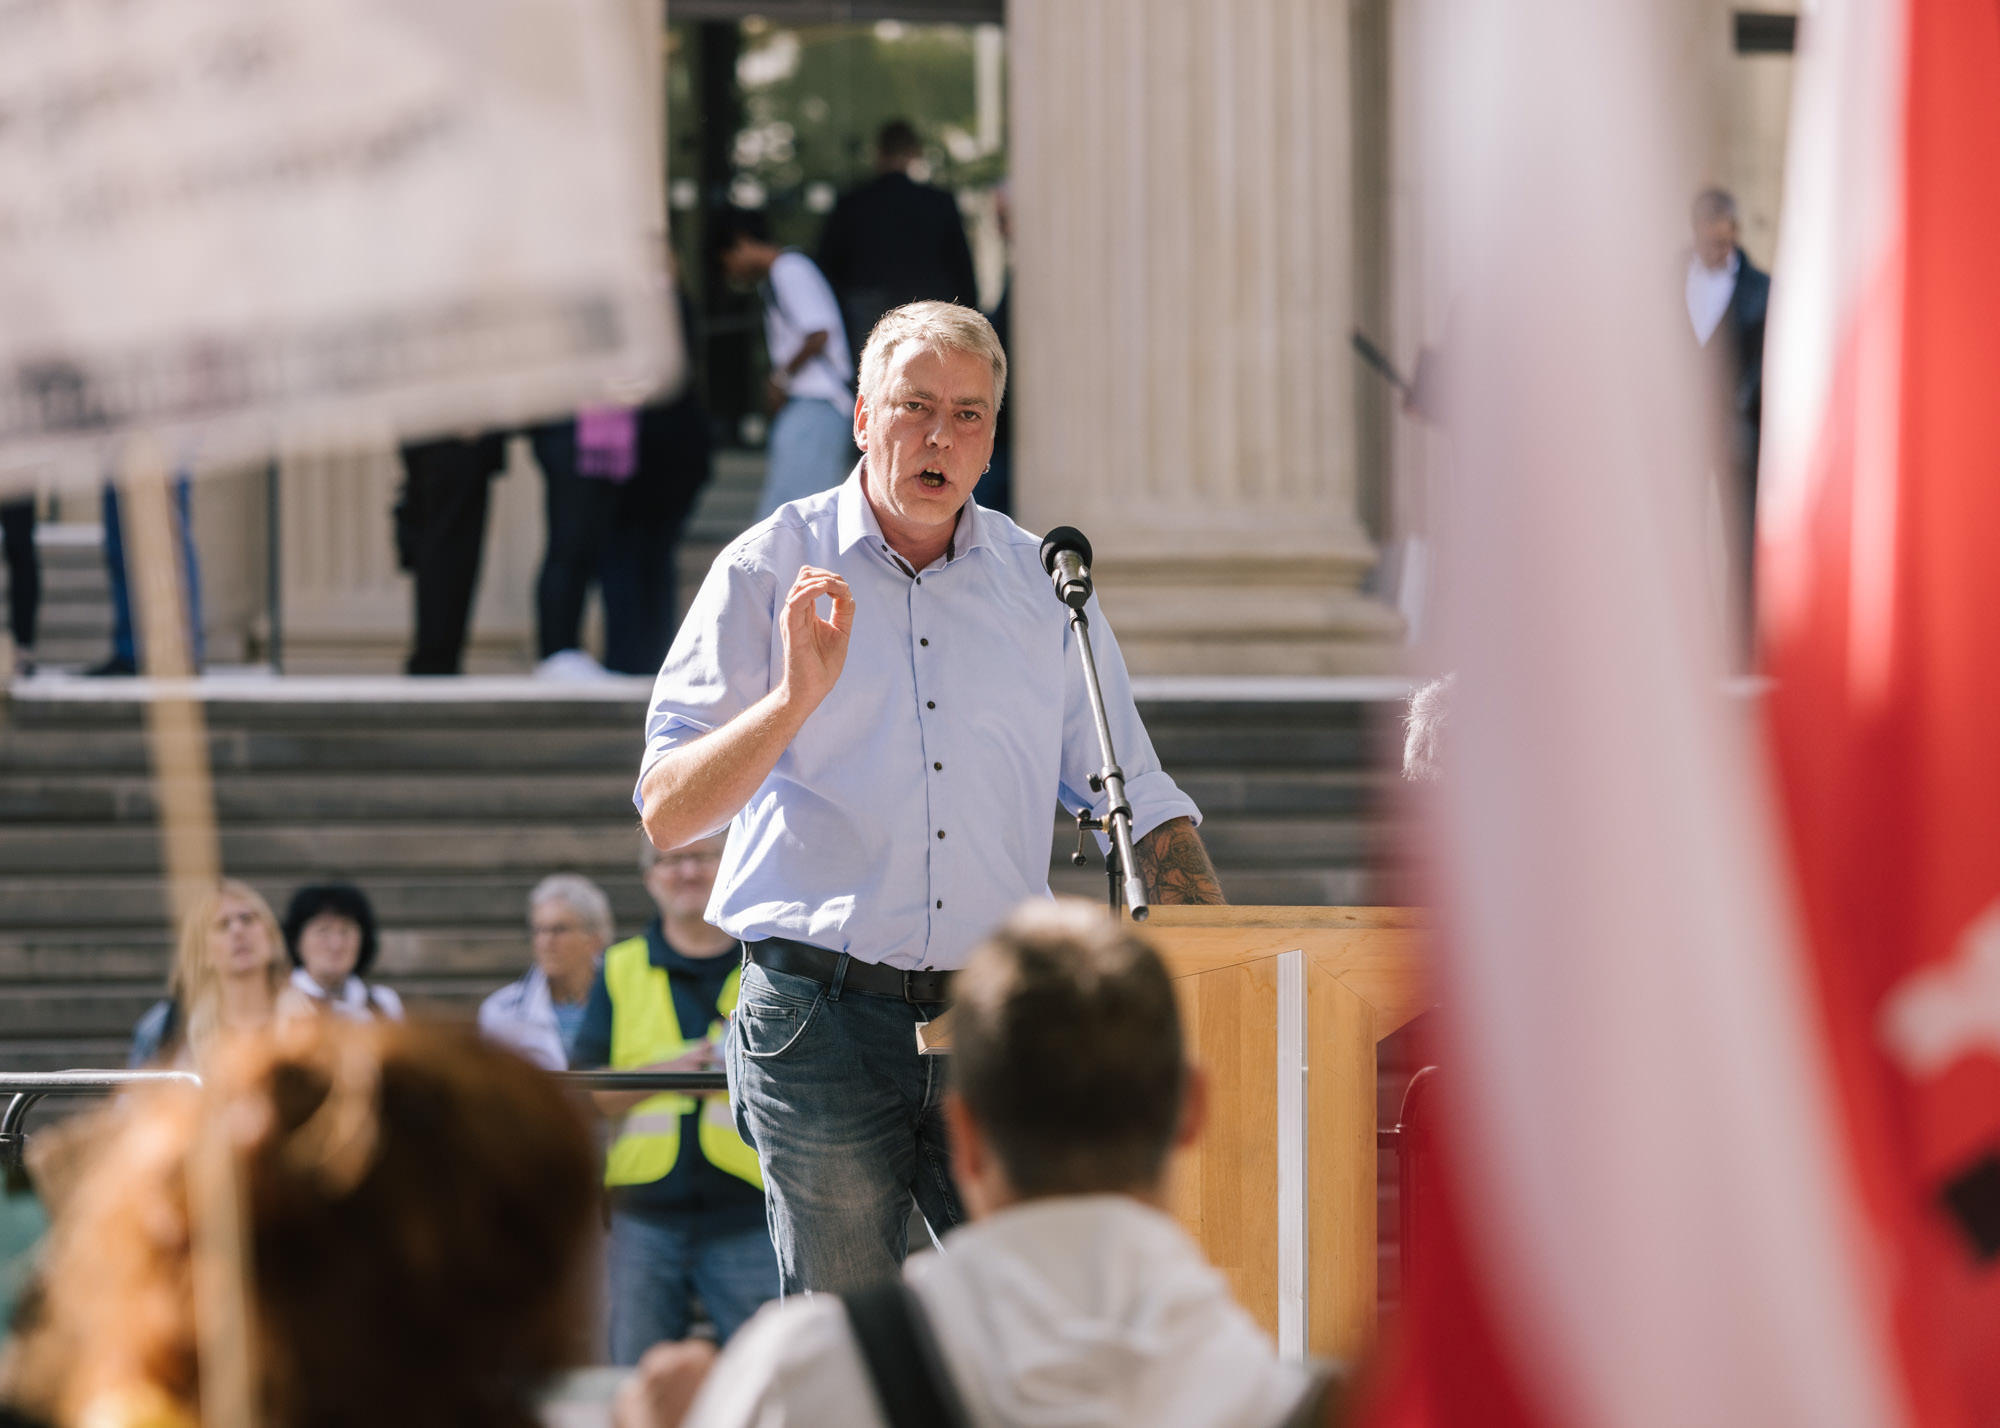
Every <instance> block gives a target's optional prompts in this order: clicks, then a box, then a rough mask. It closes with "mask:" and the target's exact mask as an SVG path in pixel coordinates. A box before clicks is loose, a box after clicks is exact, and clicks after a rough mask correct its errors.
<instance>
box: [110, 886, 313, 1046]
mask: <svg viewBox="0 0 2000 1428" xmlns="http://www.w3.org/2000/svg"><path fill="white" fill-rule="evenodd" d="M284 945H285V941H284V936H283V934H282V933H281V932H280V931H279V930H278V919H277V918H276V917H274V916H272V915H271V905H270V904H269V903H267V902H265V901H264V899H263V898H261V897H259V896H258V895H257V891H256V889H254V888H252V887H250V886H249V885H248V884H247V883H240V882H238V881H236V880H235V879H234V878H225V879H223V880H222V881H221V882H219V883H217V884H216V885H215V887H214V888H213V889H211V890H210V891H208V892H207V893H204V894H203V895H202V896H201V897H200V898H199V899H197V900H196V902H195V905H194V906H193V907H191V908H189V909H188V914H187V917H186V918H185V919H183V921H182V922H181V938H180V946H179V948H178V949H177V950H176V952H175V954H174V969H173V972H172V974H171V975H170V976H169V977H168V979H167V996H166V999H165V1000H164V1001H159V1002H155V1003H154V1004H153V1005H152V1007H151V1008H149V1009H148V1010H147V1012H146V1014H145V1015H144V1016H142V1017H140V1018H139V1025H138V1026H137V1028H135V1029H134V1031H133V1033H132V1052H131V1055H130V1056H128V1057H127V1058H126V1064H127V1065H130V1066H150V1065H154V1064H156V1063H162V1062H164V1063H169V1064H174V1065H187V1064H190V1063H192V1062H195V1061H199V1060H201V1059H202V1058H203V1057H204V1056H206V1055H207V1052H208V1048H209V1045H210V1044H211V1043H212V1042H213V1041H214V1040H215V1037H216V1034H217V1033H218V1032H222V1031H250V1030H254V1029H256V1028H259V1027H264V1026H268V1025H269V1024H270V1022H271V1019H272V1016H273V1015H274V1013H275V1012H276V1010H277V1005H278V993H279V990H280V989H281V988H282V987H283V986H284V984H285V957H284V953H283V951H282V950H281V949H282V948H283V947H284Z"/></svg>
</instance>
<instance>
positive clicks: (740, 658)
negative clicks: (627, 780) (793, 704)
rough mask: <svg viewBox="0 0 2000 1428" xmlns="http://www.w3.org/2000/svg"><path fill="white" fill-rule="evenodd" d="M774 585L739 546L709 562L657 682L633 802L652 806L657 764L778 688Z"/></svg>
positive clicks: (649, 712) (768, 575) (642, 806)
mask: <svg viewBox="0 0 2000 1428" xmlns="http://www.w3.org/2000/svg"><path fill="white" fill-rule="evenodd" d="M774 589H775V583H774V581H773V579H772V577H771V575H770V573H769V572H768V571H763V570H759V569H758V568H756V567H755V566H753V565H751V564H750V563H749V562H748V560H747V559H746V558H745V557H744V556H743V555H742V554H741V552H739V551H737V550H725V551H724V552H723V553H722V554H721V555H720V556H718V557H716V561H715V564H714V565H712V566H710V567H709V571H708V576H707V578H706V579H704V580H703V581H702V582H701V590H700V591H699V593H697V594H696V595H695V597H694V602H693V604H692V605H690V606H689V608H688V612H687V618H686V619H684V620H683V621H682V622H681V627H680V633H679V634H677V635H675V636H674V646H673V648H672V649H671V650H669V651H667V660H666V663H665V664H663V665H661V666H660V674H659V677H658V678H657V679H655V680H654V681H653V696H652V702H651V703H650V704H649V705H648V706H647V709H646V750H645V753H644V754H643V755H642V756H641V758H640V760H639V782H638V783H637V784H636V785H634V787H633V789H632V804H633V806H634V807H635V808H637V809H639V811H640V812H642V813H643V812H644V811H645V807H646V803H645V797H644V794H643V790H644V788H645V785H646V775H648V774H649V773H651V772H652V771H653V766H654V765H655V764H657V763H658V762H659V761H660V760H661V759H663V758H665V757H666V756H667V754H668V753H670V752H672V751H673V750H674V749H677V748H679V747H681V746H682V745H683V744H688V743H692V742H693V741H694V740H696V739H699V738H700V737H701V736H702V735H704V734H707V733H710V732H711V731H713V730H716V729H719V728H721V727H722V726H723V725H724V724H727V723H728V722H729V721H730V720H731V719H734V718H735V717H736V716H737V715H738V714H741V713H742V712H743V711H744V710H745V709H748V708H749V707H750V706H751V705H752V704H755V703H756V702H757V701H758V700H759V699H762V698H763V697H764V696H765V695H766V694H769V693H770V692H771V621H772V619H773V610H774V606H773V602H772V591H773V590H774Z"/></svg>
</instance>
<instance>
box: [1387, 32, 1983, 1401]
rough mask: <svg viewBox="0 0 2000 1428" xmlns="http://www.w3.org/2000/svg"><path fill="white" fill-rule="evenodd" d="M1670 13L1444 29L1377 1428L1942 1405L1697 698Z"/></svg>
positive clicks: (1806, 998)
mask: <svg viewBox="0 0 2000 1428" xmlns="http://www.w3.org/2000/svg"><path fill="white" fill-rule="evenodd" d="M1860 3H1865V0H1860ZM1685 13H1686V12H1685V7H1683V6H1678V5H1672V4H1667V3H1661V4H1657V5H1646V4H1633V3H1627V4H1611V5H1607V4H1605V3H1603V0H1513V3H1510V4H1507V5H1504V6H1472V7H1466V8H1465V9H1463V10H1462V11H1461V12H1459V15H1458V19H1459V21H1460V22H1461V23H1460V24H1457V25H1455V26H1454V32H1453V36H1452V39H1453V42H1454V43H1456V44H1457V45H1459V46H1460V50H1459V53H1458V55H1457V57H1456V58H1457V63H1456V64H1454V65H1453V66H1452V67H1451V69H1450V72H1449V83H1448V85H1447V86H1445V87H1446V88H1447V89H1448V90H1449V92H1450V94H1451V96H1452V99H1453V103H1454V105H1455V112H1454V113H1453V115H1452V116H1451V117H1452V120H1453V123H1454V129H1455V132H1457V133H1459V134H1461V135H1462V136H1463V138H1462V142H1463V144H1464V145H1465V152H1464V153H1463V154H1461V155H1459V156H1458V157H1459V164H1460V168H1459V175H1458V176H1459V178H1460V184H1459V187H1460V189H1461V192H1462V194H1463V195H1464V202H1463V204H1462V206H1461V209H1460V211H1459V212H1456V213H1454V215H1453V221H1454V223H1455V224H1456V225H1457V226H1458V231H1460V232H1462V233H1463V234H1465V235H1467V236H1468V243H1469V244H1470V247H1471V252H1470V254H1469V257H1470V263H1469V270H1468V271H1467V272H1466V274H1465V289H1464V300H1463V303H1462V306H1461V307H1460V309H1459V313H1460V318H1461V320H1460V321H1459V323H1458V324H1457V329H1456V336H1455V341H1456V342H1457V347H1456V349H1455V350H1454V352H1453V353H1452V354H1451V356H1452V360H1453V370H1454V372H1455V374H1456V381H1455V384H1454V402H1455V406H1454V410H1453V413H1452V421H1453V428H1454V430H1453V436H1454V445H1455V462H1454V467H1455V469H1454V473H1453V474H1454V487H1455V489H1454V492H1453V497H1454V500H1453V506H1452V510H1451V512H1450V516H1451V519H1450V527H1451V529H1450V531H1449V532H1448V539H1447V543H1446V545H1445V547H1444V550H1443V553H1442V560H1441V566H1440V570H1441V579H1442V581H1443V584H1444V589H1443V594H1442V599H1441V601H1440V605H1441V611H1440V628H1441V630H1442V631H1443V638H1444V641H1445V649H1444V658H1445V662H1446V663H1448V664H1449V666H1450V667H1452V668H1454V669H1455V670H1456V672H1457V676H1458V678H1457V684H1456V688H1455V692H1454V698H1455V706H1456V707H1455V708H1454V710H1453V712H1452V715H1451V721H1450V737H1449V739H1448V740H1447V743H1446V747H1445V750H1444V765H1445V767H1444V773H1443V778H1442V781H1441V782H1440V783H1439V784H1438V785H1437V786H1436V800H1435V802H1436V806H1435V807H1434V808H1433V809H1430V810H1427V812H1429V814H1430V816H1431V827H1432V829H1433V830H1434V835H1435V836H1434V848H1433V853H1434V859H1433V864H1434V868H1435V875H1436V877H1437V880H1438V884H1439V889H1440V892H1441V896H1440V898H1439V899H1438V902H1439V904H1440V908H1441V929H1440V933H1439V938H1438V942H1439V945H1438V947H1437V949H1436V953H1437V967H1438V976H1439V987H1438V994H1439V998H1440V1002H1441V1010H1440V1017H1441V1019H1442V1023H1443V1025H1442V1028H1441V1033H1440V1037H1439V1056H1438V1059H1439V1061H1440V1064H1441V1065H1442V1067H1443V1071H1442V1078H1443V1087H1444V1091H1443V1103H1444V1104H1443V1110H1444V1118H1443V1131H1444V1136H1443V1139H1444V1144H1443V1147H1442V1157H1441V1158H1442V1163H1443V1166H1444V1170H1443V1175H1442V1181H1443V1183H1442V1186H1441V1189H1442V1192H1443V1193H1442V1195H1441V1197H1440V1199H1441V1202H1442V1204H1443V1205H1444V1207H1445V1208H1444V1210H1443V1212H1442V1215H1441V1217H1440V1219H1441V1223H1434V1224H1433V1225H1432V1226H1431V1227H1429V1228H1430V1232H1431V1234H1432V1236H1433V1242H1432V1243H1431V1244H1429V1245H1427V1246H1426V1248H1427V1250H1428V1251H1429V1259H1430V1267H1429V1268H1428V1269H1426V1270H1424V1271H1422V1272H1421V1273H1420V1275H1419V1279H1418V1282H1417V1283H1416V1284H1415V1285H1413V1286H1412V1287H1411V1296H1410V1297H1411V1300H1412V1303H1411V1306H1410V1309H1409V1311H1408V1319H1409V1324H1408V1327H1409V1329H1410V1330H1411V1332H1410V1335H1409V1338H1408V1340H1407V1341H1406V1343H1405V1345H1404V1346H1403V1348H1402V1349H1401V1351H1400V1352H1401V1353H1402V1354H1403V1357H1402V1358H1401V1359H1400V1360H1397V1361H1395V1363H1394V1366H1393V1367H1391V1368H1390V1369H1389V1371H1388V1372H1389V1374H1390V1377H1391V1387H1390V1389H1389V1391H1388V1393H1387V1395H1386V1398H1385V1401H1384V1402H1383V1403H1382V1404H1381V1405H1379V1406H1378V1408H1377V1409H1376V1410H1375V1412H1376V1418H1375V1421H1376V1422H1377V1423H1379V1424H1391V1425H1395V1428H1417V1425H1427V1428H1460V1425H1464V1426H1465V1428H1472V1425H1481V1428H1484V1425H1487V1424H1493V1423H1498V1424H1503V1425H1508V1428H1515V1426H1516V1425H1519V1428H1528V1425H1533V1428H1600V1425H1601V1426H1602V1428H1735V1425H1742V1428H1753V1425H1754V1428H1902V1426H1903V1425H1914V1424H1927V1425H1936V1424H1941V1423H1945V1422H1949V1421H1950V1420H1949V1419H1948V1418H1946V1417H1944V1416H1942V1415H1941V1414H1940V1413H1939V1412H1938V1411H1937V1409H1936V1405H1934V1404H1932V1403H1930V1402H1928V1401H1927V1400H1926V1399H1925V1398H1924V1396H1923V1392H1922V1390H1921V1388H1920V1387H1919V1383H1920V1379H1921V1370H1920V1368H1918V1367H1916V1364H1917V1356H1916V1352H1915V1348H1916V1346H1915V1345H1914V1344H1913V1342H1912V1341H1911V1339H1910V1337H1909V1336H1908V1334H1907V1332H1906V1331H1907V1328H1908V1325H1907V1323H1906V1322H1904V1321H1900V1320H1898V1318H1897V1317H1896V1315H1895V1312H1894V1311H1895V1308H1896V1306H1897V1304H1898V1302H1899V1300H1898V1296H1897V1294H1896V1292H1895V1291H1896V1288H1897V1286H1896V1285H1895V1283H1894V1282H1893V1280H1888V1279H1885V1275H1884V1271H1885V1269H1892V1268H1893V1266H1894V1261H1893V1260H1892V1259H1891V1258H1890V1257H1889V1256H1888V1255H1887V1254H1885V1249H1886V1248H1887V1247H1889V1246H1892V1245H1894V1244H1895V1243H1896V1242H1897V1236H1896V1229H1897V1226H1896V1223H1895V1220H1894V1217H1893V1214H1892V1213H1891V1211H1890V1207H1888V1206H1886V1205H1885V1203H1884V1201H1883V1200H1882V1199H1881V1197H1879V1196H1871V1195H1870V1194H1869V1193H1868V1185H1867V1182H1866V1181H1865V1179H1864V1176H1865V1175H1866V1174H1867V1173H1868V1167H1871V1166H1876V1165H1879V1164H1880V1161H1879V1159H1878V1158H1877V1157H1876V1155H1875V1154H1874V1152H1875V1151H1876V1150H1877V1149H1878V1140H1877V1138H1876V1135H1875V1131H1874V1129H1872V1128H1874V1127H1877V1126H1879V1125H1880V1124H1881V1122H1880V1121H1879V1120H1876V1119H1871V1117H1872V1114H1873V1112H1872V1109H1871V1107H1870V1106H1869V1105H1867V1104H1866V1103H1864V1102H1862V1101H1860V1100H1858V1099H1856V1098H1853V1097H1851V1096H1848V1095H1845V1094H1844V1088H1846V1087H1848V1086H1850V1085H1851V1084H1852V1079H1851V1078H1849V1077H1843V1075H1842V1074H1840V1069H1839V1065H1840V1064H1839V1063H1838V1062H1837V1060H1836V1055H1837V1052H1838V1051H1839V1050H1840V1049H1842V1048H1844V1047H1845V1046H1846V1044H1847V1043H1845V1042H1835V1041H1834V1040H1833V1039H1831V1038H1830V1037H1829V1034H1828V1026H1827V1021H1826V1019H1825V1016H1824V1009H1823V1005H1822V1000H1821V998H1820V996H1819V994H1818V990H1817V989H1818V985H1819V984H1818V982H1817V980H1816V978H1815V977H1814V975H1813V969H1814V966H1815V964H1814V963H1813V962H1812V961H1811V959H1810V958H1809V956H1808V954H1807V952H1806V949H1805V945H1804V942H1803V939H1802V937H1801V936H1800V930H1799V927H1798V925H1797V918H1796V915H1795V908H1794V905H1793V901H1792V895H1791V894H1792V880H1791V878H1790V876H1789V871H1788V869H1787V867H1786V864H1785V862H1784V860H1783V853H1784V845H1783V842H1782V839H1781V837H1780V822H1779V819H1778V817H1777V811H1776V809H1775V807H1774V806H1773V805H1772V803H1771V802H1770V801H1769V799H1768V796H1767V795H1768V794H1769V792H1770V780H1769V777H1768V774H1767V771H1766V768H1765V766H1764V763H1763V762H1762V759H1761V757H1760V755H1761V753H1762V750H1761V749H1760V747H1759V746H1758V744H1757V741H1756V738H1755V734H1756V722H1755V720H1754V718H1753V717H1751V715H1750V713H1749V711H1748V709H1747V707H1746V706H1745V705H1744V704H1743V703H1742V702H1741V701H1740V700H1733V699H1731V698H1727V697H1725V696H1724V695H1723V693H1722V692H1721V689H1722V672H1723V663H1724V655H1723V649H1722V643H1723V642H1722V638H1721V629H1720V626H1719V622H1717V621H1715V620H1714V619H1713V611H1714V605H1713V603H1712V601H1711V600H1710V598H1709V591H1708V589H1707V585H1706V581H1705V578H1704V574H1703V559H1702V551H1701V518H1702V516H1703V514H1704V512H1703V503H1702V499H1701V489H1702V485H1701V472H1702V471H1703V470H1704V468H1705V464H1706V455H1707V448H1706V445H1705V443H1704V442H1703V441H1702V440H1701V434H1700V426H1701V423H1700V419H1699V415H1698V414H1699V411H1700V409H1701V408H1700V402H1699V395H1698V389H1697V385H1696V383H1695V380H1694V374H1693V373H1692V372H1691V371H1690V370H1689V367H1690V363H1689V353H1690V351H1691V349H1692V346H1693V342H1692V338H1691V335H1690V333H1689V330H1688V324H1687V319H1686V317H1685V315H1684V314H1683V313H1682V312H1680V311H1678V307H1679V304H1678V303H1677V302H1676V301H1675V299H1677V298H1678V296H1679V293H1678V291H1677V285H1675V284H1672V283H1670V282H1669V281H1668V280H1666V279H1664V278H1662V276H1661V273H1662V271H1663V269H1667V268H1670V267H1671V265H1670V264H1666V263H1663V262H1662V261H1661V260H1662V256H1663V254H1664V253H1666V252H1669V251H1670V247H1669V244H1670V242H1671V239H1670V238H1669V237H1668V236H1667V235H1670V234H1674V233H1677V232H1680V231H1684V230H1683V227H1682V225H1683V224H1684V222H1685V219H1684V217H1683V214H1684V212H1685V210H1684V207H1683V204H1684V203H1685V199H1686V196H1687V195H1686V191H1685V190H1684V189H1683V188H1682V187H1681V185H1682V183H1684V182H1685V179H1684V177H1682V176H1684V175H1685V174H1686V173H1687V172H1688V171H1689V169H1690V168H1691V166H1690V165H1687V164H1685V163H1684V162H1683V161H1682V156H1680V155H1678V154H1677V153H1676V152H1675V150H1674V142H1673V141H1674V137H1675V135H1676V133H1677V132H1679V126H1677V125H1676V124H1675V123H1674V122H1673V118H1674V112H1675V111H1674V105H1675V103H1676V100H1677V98H1678V97H1679V95H1678V93H1677V91H1676V90H1675V89H1674V87H1673V78H1674V77H1673V73H1672V67H1671V65H1670V64H1668V63H1667V61H1666V59H1665V57H1666V56H1669V55H1671V54H1673V53H1675V52H1676V50H1675V46H1676V44H1678V43H1679V42H1680V41H1681V39H1683V38H1684V37H1683V36H1680V35H1678V34H1677V33H1676V32H1675V31H1674V29H1673V26H1674V24H1675V23H1677V22H1678V19H1679V17H1682V16H1683V15H1684V14H1685ZM1812 33H1813V32H1812V31H1811V30H1809V36H1810V35H1811V34H1812ZM1809 43H1811V40H1810V38H1809ZM1802 84H1805V82H1804V81H1803V80H1802ZM1806 87H1808V88H1810V85H1806ZM1778 281H1779V282H1781V283H1782V282H1783V281H1785V274H1784V272H1783V271H1781V272H1780V274H1779V278H1778ZM1994 564H1995V567H1996V569H2000V551H1996V558H1995V562H1994ZM1996 608H2000V607H1996ZM1996 808H2000V803H1997V804H1996ZM1899 1334H1900V1335H1901V1337H1899Z"/></svg>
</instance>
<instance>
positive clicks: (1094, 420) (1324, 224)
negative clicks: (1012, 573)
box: [1008, 0, 1401, 674]
mask: <svg viewBox="0 0 2000 1428" xmlns="http://www.w3.org/2000/svg"><path fill="white" fill-rule="evenodd" d="M1346 27H1347V6H1346V4H1345V3H1344V0H1091V3H1088V4H1081V5H1079V4H1076V3H1073V0H1010V4H1009V6H1008V34H1009V39H1010V44H1011V46H1012V51H1011V56H1010V59H1011V63H1010V65H1009V70H1010V73H1011V76H1012V85H1013V93H1012V104H1011V118H1010V124H1011V131H1012V132H1011V136H1010V146H1011V160H1012V162H1011V167H1012V170H1013V190H1012V196H1013V201H1014V222H1015V230H1014V231H1015V254H1014V264H1015V266H1014V334H1015V336H1014V344H1015V357H1016V360H1017V364H1018V367H1019V379H1018V382H1017V384H1015V385H1014V386H1013V387H1011V388H1010V391H1009V393H1008V400H1009V401H1010V402H1012V403H1015V404H1016V410H1015V422H1016V425H1015V431H1016V434H1017V438H1016V439H1017V444H1016V456H1015V477H1014V480H1015V489H1016V491H1017V492H1018V493H1019V494H1018V506H1019V508H1020V514H1021V519H1022V521H1023V523H1024V524H1025V525H1027V526H1029V527H1030V528H1033V529H1046V528H1047V527H1049V526H1052V525H1059V524H1073V525H1076V526H1079V527H1081V528H1082V529H1083V530H1084V531H1085V532H1086V533H1087V534H1088V535H1089V536H1090V537H1091V540H1092V541H1093V543H1094V544H1095V546H1096V548H1097V551H1098V563H1097V568H1098V573H1099V576H1100V585H1101V589H1102V591H1103V600H1104V603H1105V605H1106V608H1107V610H1108V612H1109V613H1110V616H1111V618H1112V620H1113V622H1114V624H1115V626H1116V628H1117V631H1118V637H1119V640H1120V643H1121V644H1122V645H1123V646H1124V649H1125V653H1126V657H1127V660H1128V662H1129V663H1130V664H1131V666H1132V667H1133V668H1134V669H1135V670H1137V671H1140V672H1147V673H1180V674H1328V673H1344V672H1363V671H1376V670H1381V669H1384V668H1387V667H1389V666H1390V665H1392V664H1393V662H1394V659H1395V648H1396V641H1397V640H1398V638H1399V636H1400V629H1401V627H1400V622H1399V621H1398V619H1397V617H1396V616H1395V615H1394V614H1393V612H1391V611H1390V610H1388V609H1387V608H1386V607H1384V606H1382V605H1380V604H1378V603H1376V602H1375V601H1373V600H1370V599H1368V598H1366V597H1364V596H1363V595H1362V594H1361V592H1360V590H1359V584H1360V581H1361V579H1362V577H1363V575H1364V574H1365V573H1366V572H1367V570H1368V569H1369V567H1370V565H1371V564H1372V563H1373V560H1374V554H1375V553H1374V550H1373V547H1372V546H1371V544H1370V542H1369V540H1368V538H1367V535H1366V533H1365V532H1364V530H1363V528H1362V524H1361V521H1360V518H1359V515H1358V512H1357V500H1356V489H1357V483H1356V472H1355V444H1354V421H1353V398H1354V389H1353V361H1354V359H1353V357H1352V355H1351V354H1350V350H1349V346H1348V333H1349V329H1350V327H1351V309H1352V302H1351V296H1352V294H1351V284H1352V273H1353V263H1352V256H1351V254H1352V240H1351V232H1350V226H1351V210H1352V200H1351V195H1350V159H1349V115H1348V103H1349V84H1348V68H1347V66H1348V45H1347V28H1346Z"/></svg>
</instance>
